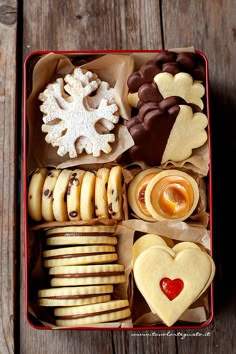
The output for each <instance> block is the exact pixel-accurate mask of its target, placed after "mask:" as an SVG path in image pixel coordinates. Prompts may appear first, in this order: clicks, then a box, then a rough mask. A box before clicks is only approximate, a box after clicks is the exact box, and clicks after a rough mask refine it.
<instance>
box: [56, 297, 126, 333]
mask: <svg viewBox="0 0 236 354" xmlns="http://www.w3.org/2000/svg"><path fill="white" fill-rule="evenodd" d="M66 310H68V311H66ZM54 315H55V316H56V317H59V319H57V320H56V324H57V325H58V326H62V327H63V326H77V325H85V324H94V323H104V322H112V321H117V320H121V319H125V318H128V317H130V315H131V311H130V308H129V302H128V300H112V301H109V302H105V303H100V304H93V305H87V306H77V307H71V308H64V309H62V308H56V309H55V310H54ZM63 316H73V318H72V319H64V318H63ZM75 316H78V318H75ZM79 316H80V317H79Z"/></svg>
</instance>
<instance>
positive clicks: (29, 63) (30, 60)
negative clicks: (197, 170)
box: [23, 50, 214, 331]
mask: <svg viewBox="0 0 236 354" xmlns="http://www.w3.org/2000/svg"><path fill="white" fill-rule="evenodd" d="M162 51H163V50H149V51H147V50H145V51H144V50H120V51H117V50H112V51H111V50H110V51H109V50H96V51H95V50H94V51H88V50H86V51H53V53H55V54H63V55H73V56H78V57H79V56H80V55H83V54H91V55H97V54H108V53H115V54H119V53H120V54H124V53H134V52H135V53H159V52H162ZM195 52H196V53H197V54H199V55H200V56H201V57H202V58H203V60H204V63H205V69H206V83H205V97H206V105H205V113H206V115H207V117H208V144H209V155H210V156H209V174H208V182H209V185H208V192H209V196H208V197H209V210H210V223H209V224H210V254H211V256H212V254H213V235H212V227H213V203H212V163H211V132H210V104H209V96H210V94H209V68H208V60H207V58H206V56H205V55H204V54H203V53H202V52H201V51H199V50H195ZM48 53H50V51H36V52H32V53H31V54H29V55H28V56H27V57H26V59H25V62H24V102H23V107H24V115H23V176H24V177H23V188H24V194H23V211H24V215H23V222H24V257H25V259H24V284H25V292H24V294H25V313H26V319H27V321H28V323H29V325H31V326H32V327H33V328H35V329H41V330H51V329H55V327H52V326H50V325H43V324H42V323H41V322H40V321H37V320H35V318H33V316H32V315H31V314H30V313H29V288H30V284H29V268H28V260H29V257H30V256H31V254H30V252H29V234H30V232H29V222H28V207H27V180H28V176H27V152H28V140H27V139H28V123H27V109H26V102H27V97H28V95H29V92H30V90H31V78H32V68H33V66H34V64H35V59H38V58H39V57H41V56H42V55H46V54H48ZM213 300H214V296H213V284H211V286H210V288H209V304H210V315H209V318H208V319H207V321H206V322H205V323H202V324H200V325H198V324H189V325H175V326H172V327H167V326H165V325H157V326H146V327H128V328H126V327H124V328H120V327H119V328H113V327H112V328H108V327H104V328H101V327H99V328H97V327H87V326H86V327H83V326H81V327H73V328H67V329H69V330H71V329H73V330H78V329H79V330H88V329H89V330H98V329H99V330H132V331H140V330H149V331H154V330H177V329H178V330H185V329H191V330H194V329H198V330H199V329H203V328H205V327H207V326H208V325H209V324H210V323H211V321H212V320H213V317H214V301H213ZM63 329H65V328H63Z"/></svg>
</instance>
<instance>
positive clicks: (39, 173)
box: [28, 167, 48, 221]
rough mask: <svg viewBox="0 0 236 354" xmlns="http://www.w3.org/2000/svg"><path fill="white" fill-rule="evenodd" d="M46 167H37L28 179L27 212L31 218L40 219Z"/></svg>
mask: <svg viewBox="0 0 236 354" xmlns="http://www.w3.org/2000/svg"><path fill="white" fill-rule="evenodd" d="M47 173H48V170H47V168H44V167H43V168H37V169H36V170H35V171H34V172H33V174H32V176H31V179H30V183H29V188H28V212H29V215H30V217H31V219H32V220H34V221H40V220H42V191H43V184H44V181H45V178H46V176H47Z"/></svg>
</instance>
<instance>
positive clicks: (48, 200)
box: [42, 169, 61, 221]
mask: <svg viewBox="0 0 236 354" xmlns="http://www.w3.org/2000/svg"><path fill="white" fill-rule="evenodd" d="M60 173H61V170H56V169H54V170H51V171H49V172H48V175H47V177H46V179H45V181H44V185H43V191H42V217H43V219H44V220H46V221H53V220H54V214H53V209H52V201H53V191H54V188H55V185H56V182H57V179H58V176H59V174H60Z"/></svg>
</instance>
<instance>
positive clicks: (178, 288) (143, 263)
mask: <svg viewBox="0 0 236 354" xmlns="http://www.w3.org/2000/svg"><path fill="white" fill-rule="evenodd" d="M211 273H212V265H211V262H210V260H209V257H208V255H207V254H206V253H205V252H202V251H201V250H200V249H198V248H187V249H183V250H181V251H180V252H178V253H177V254H175V255H174V256H172V255H171V254H170V252H168V251H167V250H165V249H164V248H160V247H151V248H148V249H146V250H145V251H143V252H142V253H141V254H140V255H139V256H138V257H137V259H136V261H135V264H134V278H135V282H136V285H137V287H138V289H139V291H140V292H141V293H142V295H143V297H144V298H145V300H146V302H147V303H148V305H149V307H150V308H151V311H152V312H153V313H155V314H157V315H158V316H159V317H160V318H161V319H162V321H163V322H164V323H165V324H166V325H167V326H172V325H173V324H174V323H175V322H176V321H177V320H178V319H179V318H180V316H181V315H182V313H183V312H184V311H185V310H186V309H187V308H188V307H189V306H190V305H191V304H192V303H193V302H194V300H195V299H196V298H197V297H198V295H199V294H200V293H201V292H202V290H203V289H204V288H205V286H206V284H207V283H208V280H209V278H210V276H211Z"/></svg>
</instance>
